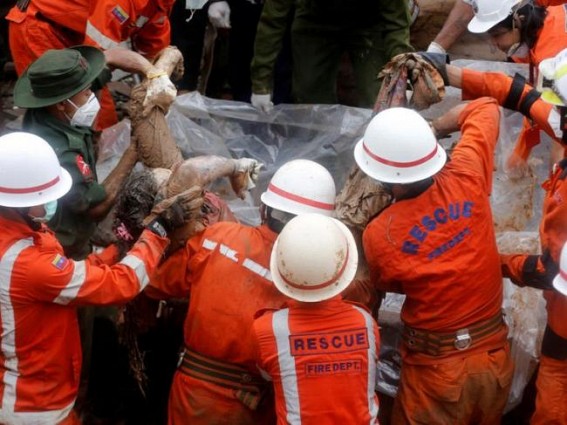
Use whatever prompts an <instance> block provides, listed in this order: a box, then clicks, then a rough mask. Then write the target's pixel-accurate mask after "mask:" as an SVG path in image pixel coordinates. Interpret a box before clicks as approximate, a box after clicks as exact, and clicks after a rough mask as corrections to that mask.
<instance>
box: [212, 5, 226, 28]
mask: <svg viewBox="0 0 567 425" xmlns="http://www.w3.org/2000/svg"><path fill="white" fill-rule="evenodd" d="M209 21H211V24H213V26H215V28H230V6H229V5H228V3H227V2H226V1H217V2H214V3H212V4H211V5H210V6H209Z"/></svg>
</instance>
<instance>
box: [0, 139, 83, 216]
mask: <svg viewBox="0 0 567 425" xmlns="http://www.w3.org/2000/svg"><path fill="white" fill-rule="evenodd" d="M71 183H72V179H71V176H70V175H69V173H68V172H67V170H65V169H63V168H62V167H61V166H60V165H59V160H58V159H57V155H55V151H54V150H53V148H52V147H51V146H49V144H48V143H47V142H46V141H45V140H43V139H42V138H41V137H38V136H36V135H34V134H31V133H24V132H15V133H9V134H6V135H4V136H1V137H0V205H2V206H5V207H32V206H34V205H43V204H46V203H48V202H50V201H54V200H55V199H58V198H60V197H62V196H63V195H65V193H67V192H68V191H69V189H70V188H71Z"/></svg>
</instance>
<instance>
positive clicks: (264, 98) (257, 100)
mask: <svg viewBox="0 0 567 425" xmlns="http://www.w3.org/2000/svg"><path fill="white" fill-rule="evenodd" d="M250 102H251V103H252V106H254V107H255V108H256V109H260V110H261V111H262V112H265V113H266V114H269V113H270V112H272V110H273V109H274V103H273V102H272V95H271V94H256V93H252V98H251V99H250Z"/></svg>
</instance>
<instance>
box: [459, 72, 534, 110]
mask: <svg viewBox="0 0 567 425" xmlns="http://www.w3.org/2000/svg"><path fill="white" fill-rule="evenodd" d="M461 84H462V98H463V100H472V99H478V98H479V97H482V96H489V97H493V98H494V99H496V101H497V102H498V104H499V105H504V102H505V101H506V98H507V97H508V93H509V92H510V87H511V86H512V77H509V76H508V75H506V74H502V73H499V72H480V71H474V70H472V69H467V68H463V69H462V83H461ZM528 91H529V88H528V89H526V88H524V93H523V95H525V94H526V93H527V92H528ZM523 95H522V96H523Z"/></svg>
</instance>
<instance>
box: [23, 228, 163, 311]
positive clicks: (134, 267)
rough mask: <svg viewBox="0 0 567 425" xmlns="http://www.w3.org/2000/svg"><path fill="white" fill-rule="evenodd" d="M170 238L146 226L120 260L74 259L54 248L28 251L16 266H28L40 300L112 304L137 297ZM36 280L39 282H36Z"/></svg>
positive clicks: (33, 292) (32, 291) (30, 287)
mask: <svg viewBox="0 0 567 425" xmlns="http://www.w3.org/2000/svg"><path fill="white" fill-rule="evenodd" d="M168 244H169V241H168V240H167V239H165V238H161V237H159V236H157V235H155V234H154V233H152V232H150V231H149V230H146V231H144V232H143V233H142V235H141V236H140V238H139V239H138V241H137V242H136V243H135V244H134V246H133V247H132V249H131V250H130V251H129V252H128V253H127V254H126V256H125V257H124V258H123V259H122V260H121V261H120V262H118V263H116V264H114V265H112V266H107V265H96V264H94V262H93V261H92V260H90V259H89V260H84V261H73V260H70V259H68V258H66V257H64V256H63V255H62V254H61V253H60V252H59V251H57V250H54V249H43V250H29V252H28V251H25V252H24V253H23V254H25V255H23V256H22V258H21V259H18V262H17V267H18V268H19V267H21V268H22V269H23V270H25V273H26V279H27V280H28V281H29V282H30V285H28V290H29V292H30V294H31V295H32V296H33V297H34V298H35V299H37V300H41V301H46V302H53V303H56V304H61V305H111V304H121V303H124V302H127V301H129V300H130V299H132V298H134V297H135V296H136V295H137V294H138V293H140V292H141V291H142V290H143V289H144V287H145V286H146V285H147V284H148V282H149V276H148V275H149V273H151V271H152V270H153V269H155V268H156V267H157V265H158V263H159V261H160V260H161V258H162V255H163V252H164V251H165V249H166V248H167V246H168ZM36 282H37V283H36Z"/></svg>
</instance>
